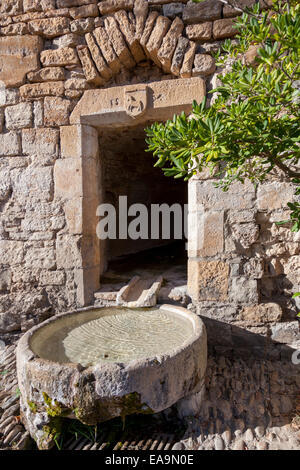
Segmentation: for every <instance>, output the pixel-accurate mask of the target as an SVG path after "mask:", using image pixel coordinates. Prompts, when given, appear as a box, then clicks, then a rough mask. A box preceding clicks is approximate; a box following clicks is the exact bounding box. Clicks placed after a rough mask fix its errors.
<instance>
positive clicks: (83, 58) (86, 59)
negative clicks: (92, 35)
mask: <svg viewBox="0 0 300 470" xmlns="http://www.w3.org/2000/svg"><path fill="white" fill-rule="evenodd" d="M77 52H78V55H79V59H80V62H81V65H82V68H83V71H84V75H85V78H86V79H87V81H88V82H89V83H93V84H94V85H96V86H97V85H103V84H104V80H103V78H102V77H101V76H100V75H99V73H98V70H97V69H96V67H95V65H94V62H93V60H92V58H91V55H90V53H89V49H88V47H87V46H77Z"/></svg>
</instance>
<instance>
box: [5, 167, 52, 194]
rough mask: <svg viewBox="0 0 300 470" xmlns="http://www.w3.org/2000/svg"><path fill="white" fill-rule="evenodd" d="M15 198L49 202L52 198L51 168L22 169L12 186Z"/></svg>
mask: <svg viewBox="0 0 300 470" xmlns="http://www.w3.org/2000/svg"><path fill="white" fill-rule="evenodd" d="M13 190H14V194H15V197H16V198H17V199H21V200H22V201H24V198H26V199H28V200H27V202H29V200H30V199H31V200H32V201H48V202H49V201H51V200H52V198H53V174H52V168H51V167H27V168H26V169H22V172H21V173H20V175H19V177H18V178H17V179H16V181H15V182H14V185H13Z"/></svg>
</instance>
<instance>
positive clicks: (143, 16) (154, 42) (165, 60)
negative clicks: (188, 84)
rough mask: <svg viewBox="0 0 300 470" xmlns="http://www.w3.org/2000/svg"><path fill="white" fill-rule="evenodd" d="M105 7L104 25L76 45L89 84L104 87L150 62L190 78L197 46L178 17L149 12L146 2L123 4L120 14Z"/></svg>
mask: <svg viewBox="0 0 300 470" xmlns="http://www.w3.org/2000/svg"><path fill="white" fill-rule="evenodd" d="M105 4H106V2H103V4H100V10H101V13H102V14H104V15H106V14H107V16H104V18H103V19H102V25H100V26H98V27H97V28H95V29H94V31H92V32H90V33H87V34H86V35H85V42H86V44H85V45H80V46H77V51H78V55H79V58H80V61H81V64H82V68H83V71H84V74H85V77H86V79H87V81H88V82H89V83H91V84H93V85H94V86H101V85H105V83H106V82H108V81H109V80H110V79H111V78H112V77H113V76H115V75H117V74H118V73H119V72H120V71H121V69H122V68H123V67H125V68H126V69H129V70H130V69H133V68H134V67H135V66H136V65H137V64H140V63H142V62H144V61H146V60H149V59H150V60H151V61H152V62H153V63H155V64H156V65H157V66H158V67H159V68H161V69H162V70H163V71H164V72H165V73H168V74H173V75H174V76H178V77H179V76H180V77H181V78H189V77H191V74H192V66H193V62H194V57H195V51H196V43H195V42H193V41H190V40H189V39H187V38H186V37H184V36H183V34H182V33H183V30H184V23H183V21H182V20H181V19H180V18H179V17H176V18H175V19H174V20H173V21H171V20H170V19H169V18H167V17H165V16H163V15H159V14H158V12H157V11H150V12H149V11H148V2H145V0H131V1H122V2H120V6H117V5H116V7H115V9H116V10H117V11H111V4H110V6H109V8H108V9H107V8H106V5H105ZM122 7H123V8H124V9H121V8H122ZM126 9H127V11H126Z"/></svg>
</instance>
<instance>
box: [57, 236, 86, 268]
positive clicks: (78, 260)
mask: <svg viewBox="0 0 300 470" xmlns="http://www.w3.org/2000/svg"><path fill="white" fill-rule="evenodd" d="M80 241H81V237H80V236H71V235H67V234H65V235H58V236H57V239H56V247H55V248H56V265H57V268H58V269H64V270H65V269H76V268H81V267H82V255H81V252H80Z"/></svg>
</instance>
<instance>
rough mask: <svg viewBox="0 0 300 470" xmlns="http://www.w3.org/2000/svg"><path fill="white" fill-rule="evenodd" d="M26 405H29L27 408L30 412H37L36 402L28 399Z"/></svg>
mask: <svg viewBox="0 0 300 470" xmlns="http://www.w3.org/2000/svg"><path fill="white" fill-rule="evenodd" d="M27 405H28V406H29V409H30V411H31V412H32V413H36V412H37V404H36V403H34V401H30V400H28V401H27Z"/></svg>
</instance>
